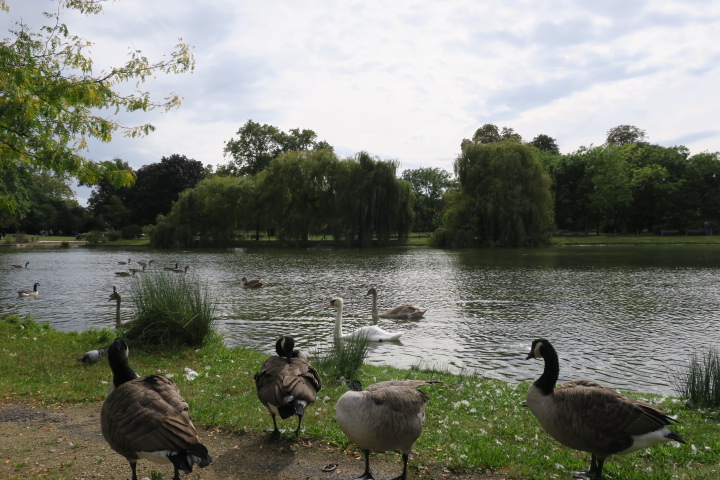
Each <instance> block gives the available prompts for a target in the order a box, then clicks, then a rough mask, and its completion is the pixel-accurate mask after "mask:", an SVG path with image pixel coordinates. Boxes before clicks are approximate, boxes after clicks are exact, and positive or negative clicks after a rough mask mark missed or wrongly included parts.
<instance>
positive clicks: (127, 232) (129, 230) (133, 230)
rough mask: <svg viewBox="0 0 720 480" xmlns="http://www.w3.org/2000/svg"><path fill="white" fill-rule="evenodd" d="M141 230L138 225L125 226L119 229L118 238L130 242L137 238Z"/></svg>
mask: <svg viewBox="0 0 720 480" xmlns="http://www.w3.org/2000/svg"><path fill="white" fill-rule="evenodd" d="M142 231H143V229H142V227H141V226H140V225H135V224H133V225H126V226H124V227H123V228H121V229H120V236H121V237H122V238H123V239H124V240H132V239H134V238H138V237H139V236H140V234H141V233H142Z"/></svg>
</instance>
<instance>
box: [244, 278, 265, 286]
mask: <svg viewBox="0 0 720 480" xmlns="http://www.w3.org/2000/svg"><path fill="white" fill-rule="evenodd" d="M242 282H243V287H245V288H260V287H262V286H264V285H265V280H263V279H262V278H253V279H252V280H248V279H247V277H243V278H242Z"/></svg>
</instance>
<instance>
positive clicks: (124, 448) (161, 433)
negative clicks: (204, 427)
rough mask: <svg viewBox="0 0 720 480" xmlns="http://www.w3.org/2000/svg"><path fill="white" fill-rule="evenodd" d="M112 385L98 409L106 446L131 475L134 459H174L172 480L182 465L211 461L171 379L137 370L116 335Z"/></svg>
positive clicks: (110, 351) (111, 355) (111, 352)
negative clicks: (127, 465)
mask: <svg viewBox="0 0 720 480" xmlns="http://www.w3.org/2000/svg"><path fill="white" fill-rule="evenodd" d="M107 355H108V362H109V363H110V368H111V369H112V372H113V384H114V385H115V389H114V390H113V391H112V392H111V393H110V394H109V395H108V397H107V398H106V399H105V401H104V402H103V405H102V409H101V410H100V426H101V429H102V434H103V437H104V438H105V440H106V441H107V442H108V444H109V445H110V448H112V449H113V450H115V451H116V452H117V453H119V454H120V455H122V456H123V457H125V458H126V459H127V461H128V462H129V463H130V469H131V470H132V480H137V473H136V471H135V469H136V466H137V465H136V464H137V461H138V459H140V458H144V459H146V460H152V461H154V462H157V463H172V464H173V468H174V469H175V472H174V476H173V480H180V470H182V471H183V472H185V473H190V472H192V469H193V465H195V464H197V465H198V466H200V467H206V466H208V465H210V462H211V461H212V458H211V457H210V455H209V454H208V450H207V448H206V447H205V446H204V445H203V444H201V443H200V442H199V440H198V437H197V430H195V426H194V425H193V423H192V420H191V419H190V414H189V412H188V404H187V402H186V401H185V400H184V399H183V398H182V396H181V395H180V392H179V391H178V388H177V386H176V385H175V383H174V382H173V381H172V380H170V379H169V378H167V377H166V376H164V375H146V376H143V377H137V374H136V373H135V372H134V371H133V369H132V368H131V367H130V365H129V364H128V346H127V343H125V341H124V340H122V339H119V338H117V339H115V340H114V341H113V343H112V344H110V347H109V348H108V354H107Z"/></svg>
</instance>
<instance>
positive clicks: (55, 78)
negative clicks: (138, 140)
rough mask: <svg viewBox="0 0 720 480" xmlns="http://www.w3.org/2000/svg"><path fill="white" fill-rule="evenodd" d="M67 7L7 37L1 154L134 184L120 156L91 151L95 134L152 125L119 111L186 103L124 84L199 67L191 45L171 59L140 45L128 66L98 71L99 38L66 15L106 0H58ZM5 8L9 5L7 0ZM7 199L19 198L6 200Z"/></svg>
mask: <svg viewBox="0 0 720 480" xmlns="http://www.w3.org/2000/svg"><path fill="white" fill-rule="evenodd" d="M58 3H59V8H58V10H56V11H55V12H54V13H52V12H50V13H46V14H45V15H46V17H47V18H48V24H47V25H46V26H43V27H42V28H41V29H40V31H33V30H32V29H31V28H30V27H29V26H27V25H25V24H23V23H22V22H19V23H16V24H15V27H14V29H12V30H11V31H10V34H11V35H12V37H11V38H6V39H5V40H3V42H2V44H0V85H2V92H1V95H2V97H1V98H2V107H3V108H2V109H0V160H1V161H2V162H3V165H4V166H5V168H7V167H8V166H12V165H14V166H15V168H20V166H21V165H23V164H25V165H32V166H33V167H35V168H38V169H43V170H47V171H51V172H54V173H56V174H58V175H61V176H74V177H77V178H78V179H79V180H80V181H81V182H84V183H86V184H96V183H98V182H99V181H100V180H101V179H103V178H106V179H108V180H110V181H112V182H113V183H115V184H117V185H129V184H130V183H131V182H132V177H131V176H130V175H128V172H127V171H126V170H119V169H118V168H117V164H116V163H115V162H97V161H93V160H91V159H89V158H87V157H86V156H84V154H83V151H84V150H85V149H86V148H87V146H88V141H89V140H90V139H97V140H101V141H103V142H109V141H110V140H112V138H113V136H114V134H116V133H118V132H121V133H122V134H124V135H126V136H130V137H136V136H140V135H146V134H148V133H150V132H151V131H152V130H153V128H154V127H153V126H152V125H151V124H143V125H137V126H125V125H123V124H121V123H120V122H119V121H117V120H116V119H115V117H113V114H114V113H116V112H121V111H124V112H135V111H138V110H142V111H148V110H153V109H161V110H168V109H171V108H175V107H177V106H178V105H179V104H180V98H179V97H178V96H177V95H175V94H171V95H170V96H168V97H166V98H164V99H161V100H154V99H153V98H152V97H151V96H150V94H149V92H146V91H136V92H135V93H130V94H127V93H122V91H124V90H125V89H122V91H121V89H120V88H119V87H120V86H121V85H122V84H125V83H130V84H132V85H138V84H140V83H142V82H144V81H145V80H146V79H148V78H152V77H154V76H156V75H157V74H159V73H184V72H187V71H190V70H192V69H193V67H194V60H193V56H192V54H191V53H190V48H189V47H188V45H186V44H184V43H182V42H180V43H178V44H177V45H176V47H175V50H174V51H173V52H171V54H170V56H169V58H167V59H164V60H160V61H157V62H151V61H150V60H148V59H147V58H146V57H145V56H144V55H143V54H142V52H141V51H139V50H136V49H133V50H132V51H131V53H130V58H129V59H128V61H127V62H126V63H124V64H123V65H119V66H117V67H112V68H110V69H108V70H106V71H100V72H98V71H96V69H95V68H94V66H93V61H92V58H91V57H90V56H89V54H88V52H89V49H90V48H91V46H92V44H91V43H89V42H87V41H86V40H84V39H82V38H80V37H78V36H76V35H73V34H71V33H70V31H69V29H68V28H67V26H66V25H65V24H64V23H63V21H62V14H63V13H64V12H65V9H75V10H78V11H80V12H81V13H83V14H96V13H98V12H100V11H101V10H102V4H103V3H104V0H58ZM0 10H2V11H5V12H8V7H7V4H6V2H5V0H0ZM3 201H4V202H10V203H12V200H11V199H10V200H8V199H5V200H3Z"/></svg>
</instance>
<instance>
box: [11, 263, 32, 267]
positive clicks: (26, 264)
mask: <svg viewBox="0 0 720 480" xmlns="http://www.w3.org/2000/svg"><path fill="white" fill-rule="evenodd" d="M28 265H30V262H25V265H10V266H11V267H15V268H27V266H28Z"/></svg>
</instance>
